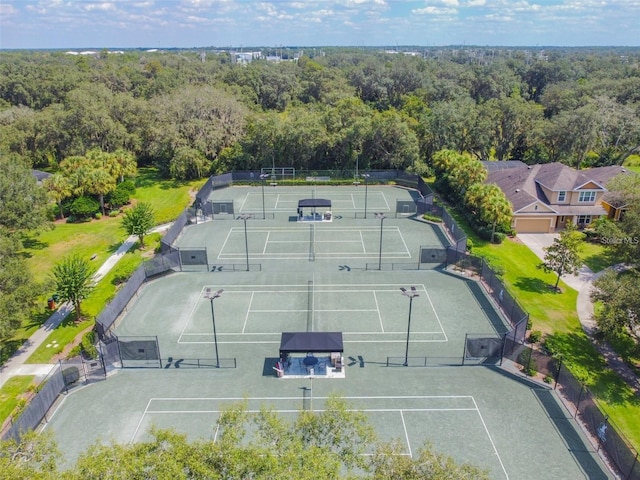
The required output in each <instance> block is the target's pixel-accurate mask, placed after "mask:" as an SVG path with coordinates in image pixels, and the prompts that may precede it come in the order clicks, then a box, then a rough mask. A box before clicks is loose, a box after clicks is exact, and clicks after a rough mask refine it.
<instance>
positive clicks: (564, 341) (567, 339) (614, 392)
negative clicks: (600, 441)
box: [545, 333, 640, 406]
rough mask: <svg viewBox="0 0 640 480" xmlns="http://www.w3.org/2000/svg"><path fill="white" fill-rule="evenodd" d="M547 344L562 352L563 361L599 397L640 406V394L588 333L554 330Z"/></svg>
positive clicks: (620, 403) (617, 402)
mask: <svg viewBox="0 0 640 480" xmlns="http://www.w3.org/2000/svg"><path fill="white" fill-rule="evenodd" d="M545 346H546V347H547V349H549V350H550V351H552V352H554V353H556V354H560V355H561V356H562V359H563V364H564V365H565V366H566V367H567V368H568V369H569V371H571V373H572V374H573V376H574V377H576V379H578V380H579V381H580V382H581V383H583V384H585V386H586V387H587V388H588V389H589V390H591V392H592V393H593V394H594V395H595V396H596V397H597V398H598V399H600V400H602V401H605V402H607V403H608V404H610V405H634V406H640V397H638V396H637V395H636V394H635V393H634V391H633V390H632V389H631V387H629V386H628V385H627V384H626V383H625V382H624V381H623V380H622V378H620V376H619V375H618V374H617V373H616V372H614V371H613V370H611V369H610V368H609V367H608V366H607V364H606V362H605V360H604V359H603V358H602V356H601V355H600V354H599V353H598V351H597V350H596V348H595V347H594V345H593V344H592V343H591V340H590V339H589V338H588V337H587V336H586V335H584V334H578V333H554V334H552V335H549V336H548V337H547V339H546V341H545Z"/></svg>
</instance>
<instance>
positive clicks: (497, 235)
mask: <svg viewBox="0 0 640 480" xmlns="http://www.w3.org/2000/svg"><path fill="white" fill-rule="evenodd" d="M505 238H507V236H506V235H505V234H504V233H502V232H496V233H495V234H494V235H493V243H495V244H498V245H499V244H501V243H502V242H503V241H504V239H505Z"/></svg>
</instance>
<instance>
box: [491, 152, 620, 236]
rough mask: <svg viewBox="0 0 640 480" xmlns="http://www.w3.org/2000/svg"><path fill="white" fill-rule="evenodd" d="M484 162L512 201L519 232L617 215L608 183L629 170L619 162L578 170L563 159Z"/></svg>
mask: <svg viewBox="0 0 640 480" xmlns="http://www.w3.org/2000/svg"><path fill="white" fill-rule="evenodd" d="M484 164H485V166H486V167H487V170H488V176H487V180H486V182H487V183H495V184H496V185H498V186H499V187H500V188H501V189H502V191H503V192H504V193H505V195H506V197H507V198H508V199H509V201H510V202H511V205H512V207H513V219H512V224H511V226H512V227H513V228H514V229H515V231H516V232H518V233H551V232H554V231H556V230H559V229H563V228H564V227H565V226H566V225H567V223H568V222H571V223H573V224H574V225H577V226H578V227H586V226H587V225H589V224H590V223H591V222H593V221H594V220H596V219H597V218H599V217H601V216H609V217H615V216H617V215H618V212H617V211H616V210H615V208H616V207H615V206H614V205H610V204H608V203H607V202H606V198H605V194H606V193H607V189H606V184H607V183H608V181H609V180H611V178H613V177H615V176H616V175H618V174H621V173H629V172H628V170H626V169H625V168H624V167H620V166H617V165H614V166H609V167H599V168H592V169H588V170H575V169H573V168H571V167H568V166H566V165H563V164H561V163H547V164H536V165H525V164H524V163H522V162H484ZM492 164H497V165H492ZM500 164H504V165H500Z"/></svg>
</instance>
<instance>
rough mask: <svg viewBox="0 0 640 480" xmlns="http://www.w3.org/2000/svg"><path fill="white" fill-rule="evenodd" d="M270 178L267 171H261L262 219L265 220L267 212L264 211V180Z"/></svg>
mask: <svg viewBox="0 0 640 480" xmlns="http://www.w3.org/2000/svg"><path fill="white" fill-rule="evenodd" d="M267 178H269V175H267V174H266V173H261V174H260V180H262V219H263V220H264V219H265V218H267V217H266V215H265V213H264V181H265V180H266V179H267Z"/></svg>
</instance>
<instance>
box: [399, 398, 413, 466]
mask: <svg viewBox="0 0 640 480" xmlns="http://www.w3.org/2000/svg"><path fill="white" fill-rule="evenodd" d="M400 418H401V419H402V428H403V429H404V439H405V441H406V442H407V448H408V449H409V456H411V457H413V453H411V441H410V440H409V432H408V431H407V424H406V423H405V421H404V414H403V413H402V410H401V411H400Z"/></svg>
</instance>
